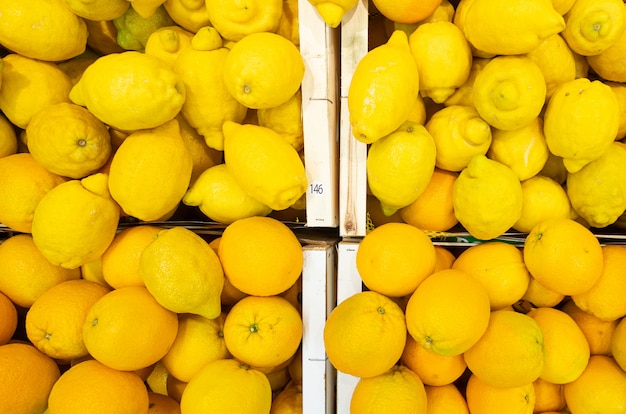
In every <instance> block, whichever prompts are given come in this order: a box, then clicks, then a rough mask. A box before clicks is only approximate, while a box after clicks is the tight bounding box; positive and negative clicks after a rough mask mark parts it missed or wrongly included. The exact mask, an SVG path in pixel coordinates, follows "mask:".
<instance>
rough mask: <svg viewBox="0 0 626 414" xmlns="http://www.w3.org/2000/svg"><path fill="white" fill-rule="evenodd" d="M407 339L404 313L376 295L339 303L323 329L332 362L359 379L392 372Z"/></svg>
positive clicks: (365, 294) (362, 294) (359, 295)
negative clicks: (390, 370)
mask: <svg viewBox="0 0 626 414" xmlns="http://www.w3.org/2000/svg"><path fill="white" fill-rule="evenodd" d="M406 337H407V331H406V322H405V318H404V313H403V312H402V309H401V308H400V307H399V306H398V305H397V304H396V303H395V302H393V301H392V300H391V299H389V298H388V297H386V296H384V295H381V294H380V293H376V292H373V291H364V292H359V293H356V294H354V295H352V296H350V297H348V298H347V299H345V300H344V301H342V302H340V303H339V304H338V305H337V306H336V307H335V308H334V309H333V311H332V312H331V313H330V315H329V316H328V319H327V320H326V324H325V325H324V345H325V347H326V353H327V355H328V359H329V361H330V362H331V363H332V364H333V366H334V367H335V368H336V369H337V370H339V371H341V372H344V373H347V374H351V375H354V376H357V377H360V378H369V377H375V376H377V375H381V374H383V373H385V372H387V371H388V370H389V369H391V368H392V367H393V366H394V365H395V364H396V362H398V360H399V359H400V357H401V356H402V351H403V350H404V345H405V343H406Z"/></svg>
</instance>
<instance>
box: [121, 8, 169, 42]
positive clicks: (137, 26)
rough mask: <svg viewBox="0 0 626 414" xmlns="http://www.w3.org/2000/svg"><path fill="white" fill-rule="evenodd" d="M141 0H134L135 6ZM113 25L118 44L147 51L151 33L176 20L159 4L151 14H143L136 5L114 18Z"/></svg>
mask: <svg viewBox="0 0 626 414" xmlns="http://www.w3.org/2000/svg"><path fill="white" fill-rule="evenodd" d="M139 1H141V0H139ZM139 1H133V3H134V4H133V6H135V5H136V4H139ZM113 25H115V29H116V32H117V36H116V39H117V44H118V45H120V46H121V47H122V48H123V49H124V50H136V51H139V52H145V47H146V44H147V43H148V39H149V38H150V35H151V34H152V33H154V32H155V31H157V30H159V29H160V28H162V27H169V26H172V25H174V21H173V20H172V18H171V17H170V16H169V14H167V11H166V10H165V7H162V6H160V5H159V7H157V8H156V9H154V10H153V11H152V13H150V15H149V16H146V15H141V14H140V13H138V12H137V10H136V9H135V7H130V8H128V9H126V11H125V12H124V13H122V14H121V15H120V16H118V17H116V18H114V19H113Z"/></svg>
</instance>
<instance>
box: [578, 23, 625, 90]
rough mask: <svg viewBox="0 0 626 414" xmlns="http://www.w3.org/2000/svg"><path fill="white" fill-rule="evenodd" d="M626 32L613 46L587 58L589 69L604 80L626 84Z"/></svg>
mask: <svg viewBox="0 0 626 414" xmlns="http://www.w3.org/2000/svg"><path fill="white" fill-rule="evenodd" d="M624 43H626V30H624V31H623V32H622V35H621V36H620V37H619V38H618V39H617V41H616V42H615V43H613V45H612V46H609V47H608V48H607V49H605V50H603V51H602V52H600V53H599V54H597V55H593V56H586V60H587V63H589V67H590V68H591V69H593V71H594V72H595V73H597V74H598V75H600V77H602V79H605V80H607V81H613V82H626V65H625V64H624V56H625V55H626V48H624Z"/></svg>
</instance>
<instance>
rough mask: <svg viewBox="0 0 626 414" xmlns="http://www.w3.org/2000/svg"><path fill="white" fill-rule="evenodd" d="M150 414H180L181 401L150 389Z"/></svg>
mask: <svg viewBox="0 0 626 414" xmlns="http://www.w3.org/2000/svg"><path fill="white" fill-rule="evenodd" d="M148 414H180V403H179V402H178V401H176V400H175V399H174V398H172V397H170V396H168V395H164V394H159V393H156V392H151V391H148Z"/></svg>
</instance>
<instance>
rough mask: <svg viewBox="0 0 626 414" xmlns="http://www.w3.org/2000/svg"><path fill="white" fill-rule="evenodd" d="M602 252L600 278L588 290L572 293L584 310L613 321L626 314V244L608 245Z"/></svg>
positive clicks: (575, 301) (577, 303)
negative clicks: (625, 268)
mask: <svg viewBox="0 0 626 414" xmlns="http://www.w3.org/2000/svg"><path fill="white" fill-rule="evenodd" d="M602 253H603V256H604V264H603V267H602V274H601V275H600V279H598V281H597V282H596V283H595V284H594V285H593V286H592V287H591V288H590V289H588V290H587V291H585V292H583V293H580V294H578V295H572V299H573V300H574V303H576V305H577V306H578V307H579V308H581V309H582V310H584V311H586V312H588V313H591V314H592V315H595V316H597V317H598V318H600V319H602V320H605V321H612V320H616V319H619V318H621V317H622V316H625V315H626V303H625V301H624V295H626V279H625V278H624V267H626V246H620V245H606V246H603V247H602Z"/></svg>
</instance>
